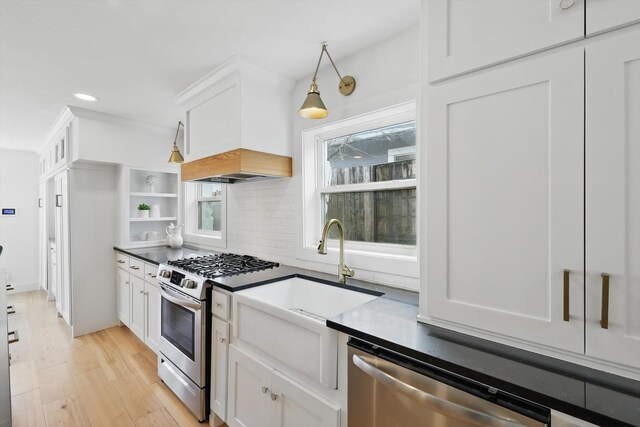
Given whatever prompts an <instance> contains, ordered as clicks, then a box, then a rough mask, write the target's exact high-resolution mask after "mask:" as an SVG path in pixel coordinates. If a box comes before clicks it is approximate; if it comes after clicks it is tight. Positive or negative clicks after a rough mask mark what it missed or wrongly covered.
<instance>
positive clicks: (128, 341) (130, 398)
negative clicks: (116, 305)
mask: <svg viewBox="0 0 640 427" xmlns="http://www.w3.org/2000/svg"><path fill="white" fill-rule="evenodd" d="M8 299H9V304H12V305H13V306H14V307H15V309H16V314H12V315H10V316H9V330H14V329H17V330H18V333H19V336H20V342H18V343H15V344H11V346H10V352H11V356H12V362H11V396H12V397H11V407H12V412H13V425H14V426H45V425H47V426H64V427H68V426H82V427H85V426H93V427H98V426H110V427H112V426H133V425H135V426H190V425H193V426H202V425H205V426H206V424H199V423H198V422H197V420H196V419H195V417H193V415H191V413H190V412H189V410H188V409H187V408H186V407H185V406H184V405H183V404H182V403H181V402H180V401H179V400H178V399H177V398H176V397H175V395H174V394H173V393H172V392H171V391H170V390H169V389H168V388H167V387H166V386H165V385H164V383H163V382H162V381H161V380H160V378H158V376H157V375H156V355H155V354H154V353H153V352H152V351H151V350H149V348H147V346H146V345H145V344H144V343H142V342H141V341H140V340H138V338H137V337H136V336H135V335H133V333H131V332H130V331H129V329H128V328H126V327H124V326H123V327H114V328H110V329H107V330H105V331H100V332H96V333H93V334H89V335H85V336H82V337H79V338H75V339H72V338H71V334H70V330H69V328H68V327H67V326H66V324H65V323H64V320H62V319H61V318H58V317H57V315H56V309H55V304H54V303H53V302H47V300H46V294H45V293H44V292H42V291H35V292H27V293H20V294H13V295H11V294H10V295H9V298H8Z"/></svg>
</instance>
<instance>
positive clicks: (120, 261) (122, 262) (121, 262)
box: [116, 259, 124, 264]
mask: <svg viewBox="0 0 640 427" xmlns="http://www.w3.org/2000/svg"><path fill="white" fill-rule="evenodd" d="M116 262H117V263H118V264H124V261H123V260H121V259H119V260H117V261H116Z"/></svg>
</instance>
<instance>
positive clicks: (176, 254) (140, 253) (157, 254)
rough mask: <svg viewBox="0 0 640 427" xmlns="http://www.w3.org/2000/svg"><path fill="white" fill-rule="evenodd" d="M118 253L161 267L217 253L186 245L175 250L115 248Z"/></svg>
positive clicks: (156, 247) (163, 247) (158, 247)
mask: <svg viewBox="0 0 640 427" xmlns="http://www.w3.org/2000/svg"><path fill="white" fill-rule="evenodd" d="M113 249H115V250H116V251H118V252H122V253H124V254H127V255H130V256H132V257H135V258H138V259H141V260H142V261H146V262H150V263H151V264H155V265H159V264H166V263H167V261H169V260H173V259H180V258H191V257H194V256H203V255H207V254H211V253H215V252H214V251H211V250H204V249H200V248H197V247H194V246H188V245H185V246H183V247H181V248H179V249H173V248H171V247H169V246H154V247H148V248H135V249H125V248H119V247H114V248H113Z"/></svg>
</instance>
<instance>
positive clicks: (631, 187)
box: [586, 2, 640, 368]
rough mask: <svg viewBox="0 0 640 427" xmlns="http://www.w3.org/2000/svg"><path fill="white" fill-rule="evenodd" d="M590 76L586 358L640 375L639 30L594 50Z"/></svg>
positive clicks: (588, 52) (590, 53)
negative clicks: (605, 276)
mask: <svg viewBox="0 0 640 427" xmlns="http://www.w3.org/2000/svg"><path fill="white" fill-rule="evenodd" d="M614 3H615V2H614ZM638 4H640V2H638ZM586 76H587V80H586V93H587V99H586V120H587V122H586V149H587V175H586V179H587V181H586V196H587V203H586V220H587V223H586V244H587V246H586V254H587V260H586V266H587V277H586V299H587V304H586V310H587V323H586V353H587V355H590V356H594V357H597V358H599V359H604V360H608V361H613V362H617V363H621V364H624V365H628V366H633V367H636V368H640V310H638V307H640V261H639V260H640V120H639V118H640V30H639V31H635V32H632V33H629V34H623V35H620V36H617V37H612V38H608V39H606V40H603V41H600V42H597V43H594V44H592V45H589V46H588V47H587V50H586ZM602 274H608V275H609V292H608V297H609V302H608V328H607V329H605V328H604V327H603V326H606V325H603V324H602V311H603V310H602V309H603V305H604V306H605V308H606V305H607V304H606V300H605V301H603V297H605V290H603V277H602Z"/></svg>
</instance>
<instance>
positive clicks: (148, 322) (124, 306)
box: [116, 252, 160, 352]
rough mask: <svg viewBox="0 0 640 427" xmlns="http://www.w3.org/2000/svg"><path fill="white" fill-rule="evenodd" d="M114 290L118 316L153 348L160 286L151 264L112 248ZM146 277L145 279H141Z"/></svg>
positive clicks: (155, 350) (157, 323)
mask: <svg viewBox="0 0 640 427" xmlns="http://www.w3.org/2000/svg"><path fill="white" fill-rule="evenodd" d="M116 266H117V268H116V290H117V301H118V319H120V322H122V323H123V324H124V325H125V326H127V327H128V328H129V329H131V331H132V332H133V333H134V334H135V335H136V336H137V337H138V338H140V340H141V341H143V342H144V343H145V344H147V346H149V348H151V349H152V350H153V351H154V352H157V351H158V337H159V336H160V319H159V310H160V307H159V304H160V290H159V289H158V285H157V283H155V281H154V279H155V275H154V274H153V273H151V274H149V275H148V276H147V275H145V274H143V272H144V271H148V272H152V271H154V270H155V269H156V267H155V266H154V265H152V264H146V263H142V262H141V261H139V260H137V259H133V258H129V257H127V256H125V255H122V254H121V253H117V252H116ZM143 277H144V278H148V279H149V281H145V279H143Z"/></svg>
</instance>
